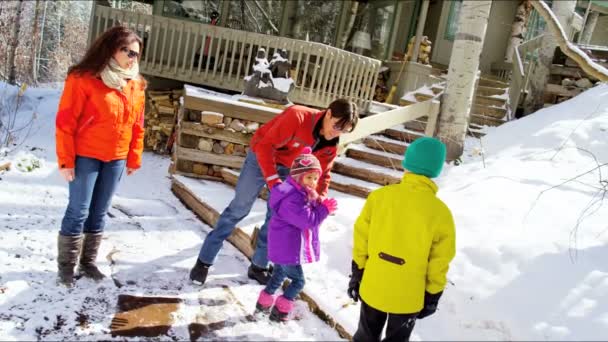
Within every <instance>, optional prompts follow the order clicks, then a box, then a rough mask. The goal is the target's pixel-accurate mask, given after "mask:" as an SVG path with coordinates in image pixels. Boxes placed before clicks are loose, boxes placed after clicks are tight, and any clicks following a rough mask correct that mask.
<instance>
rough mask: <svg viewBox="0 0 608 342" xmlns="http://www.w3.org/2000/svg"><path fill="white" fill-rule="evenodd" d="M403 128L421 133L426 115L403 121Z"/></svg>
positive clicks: (424, 126) (424, 127) (424, 125)
mask: <svg viewBox="0 0 608 342" xmlns="http://www.w3.org/2000/svg"><path fill="white" fill-rule="evenodd" d="M403 128H405V129H407V130H410V131H414V132H418V133H420V134H421V135H423V134H424V130H425V129H426V116H424V117H421V118H418V119H416V120H412V121H408V122H406V123H404V124H403Z"/></svg>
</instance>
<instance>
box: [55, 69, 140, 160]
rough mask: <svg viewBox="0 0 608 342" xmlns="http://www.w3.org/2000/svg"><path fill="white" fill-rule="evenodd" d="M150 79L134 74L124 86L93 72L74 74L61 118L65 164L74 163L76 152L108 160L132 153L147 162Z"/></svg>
mask: <svg viewBox="0 0 608 342" xmlns="http://www.w3.org/2000/svg"><path fill="white" fill-rule="evenodd" d="M144 107H145V81H144V80H143V79H137V80H130V81H128V83H127V85H126V86H125V88H124V92H120V91H118V90H116V89H112V88H109V87H107V86H106V85H105V84H104V83H103V81H102V80H101V79H99V78H96V77H94V76H92V75H75V74H71V75H68V78H67V79H66V81H65V86H64V88H63V94H62V95H61V100H60V102H59V110H58V111H57V119H56V121H55V126H56V133H55V139H56V141H55V143H56V147H57V161H58V163H59V167H60V168H73V167H74V162H75V159H76V156H77V155H78V156H82V157H89V158H95V159H99V160H101V161H104V162H107V161H111V160H118V159H127V167H129V168H133V169H137V168H139V167H140V166H141V154H142V151H143V145H144V143H143V139H144Z"/></svg>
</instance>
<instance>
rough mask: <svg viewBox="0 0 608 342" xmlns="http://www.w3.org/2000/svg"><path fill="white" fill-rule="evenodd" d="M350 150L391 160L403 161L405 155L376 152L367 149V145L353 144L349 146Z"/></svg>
mask: <svg viewBox="0 0 608 342" xmlns="http://www.w3.org/2000/svg"><path fill="white" fill-rule="evenodd" d="M348 148H349V149H353V150H358V151H362V152H367V153H370V154H375V155H378V156H382V157H387V158H391V159H399V160H403V155H400V154H396V153H392V152H386V151H380V150H376V149H373V148H370V147H367V145H364V144H354V143H353V144H349V145H348Z"/></svg>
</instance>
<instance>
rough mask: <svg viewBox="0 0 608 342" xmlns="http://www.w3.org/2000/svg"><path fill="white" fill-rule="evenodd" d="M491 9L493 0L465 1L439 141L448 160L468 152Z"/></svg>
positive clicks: (452, 60)
mask: <svg viewBox="0 0 608 342" xmlns="http://www.w3.org/2000/svg"><path fill="white" fill-rule="evenodd" d="M491 7H492V1H491V0H464V1H463V3H462V7H461V10H460V18H459V23H458V30H457V31H456V37H455V39H454V47H453V48H452V57H451V58H450V65H449V67H448V76H447V86H446V90H445V94H444V95H443V99H442V101H441V102H442V105H441V113H440V115H439V125H438V127H439V132H438V137H439V139H441V140H442V141H443V142H445V143H446V145H447V158H448V160H454V159H457V158H459V157H460V156H461V155H462V152H463V149H464V138H465V135H466V131H467V127H468V121H469V113H470V111H471V107H472V104H473V95H474V91H475V81H476V80H477V74H478V69H479V59H480V56H481V51H482V48H483V41H484V38H485V35H486V29H487V27H488V18H489V16H490V8H491Z"/></svg>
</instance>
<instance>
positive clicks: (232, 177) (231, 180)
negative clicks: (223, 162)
mask: <svg viewBox="0 0 608 342" xmlns="http://www.w3.org/2000/svg"><path fill="white" fill-rule="evenodd" d="M220 172H221V173H222V178H223V180H224V182H225V183H226V184H228V185H231V186H233V187H236V183H237V181H238V180H239V173H238V172H234V171H232V170H229V169H226V168H222V169H221V170H220ZM259 197H260V198H261V199H263V200H265V201H268V189H266V188H263V189H262V191H260V195H259Z"/></svg>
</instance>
